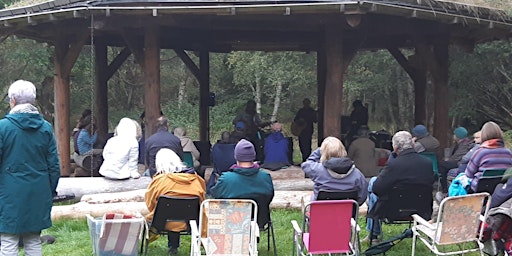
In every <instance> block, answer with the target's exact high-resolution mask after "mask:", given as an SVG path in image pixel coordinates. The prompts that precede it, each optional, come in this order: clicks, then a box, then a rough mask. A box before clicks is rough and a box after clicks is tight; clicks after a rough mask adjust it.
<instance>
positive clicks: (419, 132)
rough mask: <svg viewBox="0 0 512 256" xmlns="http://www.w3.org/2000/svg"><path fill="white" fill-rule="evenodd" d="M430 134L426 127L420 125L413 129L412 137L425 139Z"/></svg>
mask: <svg viewBox="0 0 512 256" xmlns="http://www.w3.org/2000/svg"><path fill="white" fill-rule="evenodd" d="M427 134H428V132H427V127H425V126H424V125H421V124H418V125H416V126H414V128H412V136H414V137H423V136H426V135H427Z"/></svg>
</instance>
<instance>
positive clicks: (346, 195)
mask: <svg viewBox="0 0 512 256" xmlns="http://www.w3.org/2000/svg"><path fill="white" fill-rule="evenodd" d="M357 197H358V191H357V190H355V189H352V190H320V191H318V196H317V197H316V200H343V199H352V200H355V201H357Z"/></svg>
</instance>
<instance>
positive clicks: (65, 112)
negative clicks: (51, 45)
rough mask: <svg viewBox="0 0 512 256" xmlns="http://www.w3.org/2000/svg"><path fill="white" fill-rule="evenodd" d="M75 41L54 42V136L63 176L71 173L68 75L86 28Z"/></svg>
mask: <svg viewBox="0 0 512 256" xmlns="http://www.w3.org/2000/svg"><path fill="white" fill-rule="evenodd" d="M79 35H80V36H79V37H78V38H77V40H76V41H74V42H72V43H70V42H69V41H67V40H66V39H65V38H58V39H57V40H56V43H55V56H54V69H55V74H54V80H53V86H54V97H55V105H54V108H55V137H56V140H57V149H58V151H59V160H60V175H61V176H63V177H66V176H69V175H70V174H71V166H70V162H71V161H70V160H71V159H70V158H71V150H70V143H69V142H70V138H71V133H70V131H71V129H70V127H69V112H70V111H69V108H70V104H69V97H70V88H69V77H70V74H71V69H72V68H73V66H74V65H75V62H76V59H77V58H78V56H79V55H80V52H81V50H82V46H83V45H84V43H85V40H86V39H87V38H88V36H89V34H88V30H87V28H85V29H84V31H83V32H82V33H81V34H79Z"/></svg>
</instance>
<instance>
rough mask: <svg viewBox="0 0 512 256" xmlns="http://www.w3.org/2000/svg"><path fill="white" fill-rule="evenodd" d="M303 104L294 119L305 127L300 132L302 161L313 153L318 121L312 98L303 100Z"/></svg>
mask: <svg viewBox="0 0 512 256" xmlns="http://www.w3.org/2000/svg"><path fill="white" fill-rule="evenodd" d="M302 105H303V107H302V108H301V109H299V111H298V112H297V115H295V118H294V119H293V121H294V122H297V123H300V124H301V125H302V126H303V127H304V128H303V129H302V131H301V132H300V134H299V148H300V152H301V154H302V162H305V161H306V159H308V157H309V155H311V138H312V136H313V123H316V122H317V113H316V110H314V109H313V108H312V107H311V100H309V99H308V98H306V99H304V100H303V101H302Z"/></svg>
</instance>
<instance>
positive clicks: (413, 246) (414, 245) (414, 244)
mask: <svg viewBox="0 0 512 256" xmlns="http://www.w3.org/2000/svg"><path fill="white" fill-rule="evenodd" d="M415 252H416V233H415V232H414V231H413V234H412V252H411V256H414V253H415Z"/></svg>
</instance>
